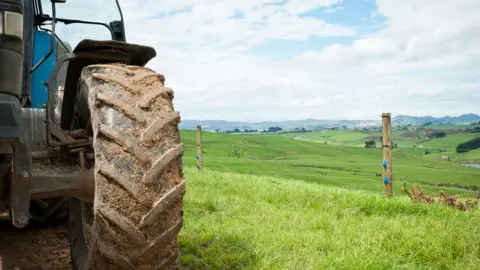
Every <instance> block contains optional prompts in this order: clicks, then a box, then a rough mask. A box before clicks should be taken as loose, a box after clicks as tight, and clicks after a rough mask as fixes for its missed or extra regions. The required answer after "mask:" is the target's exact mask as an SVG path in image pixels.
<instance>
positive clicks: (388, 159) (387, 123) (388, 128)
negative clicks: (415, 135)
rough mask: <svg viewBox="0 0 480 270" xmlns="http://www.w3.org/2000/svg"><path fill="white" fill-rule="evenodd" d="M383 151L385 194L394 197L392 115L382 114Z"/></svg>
mask: <svg viewBox="0 0 480 270" xmlns="http://www.w3.org/2000/svg"><path fill="white" fill-rule="evenodd" d="M382 127H383V134H382V135H383V136H382V149H383V183H384V184H385V186H384V189H383V193H384V195H385V196H387V197H391V196H392V195H393V192H392V182H393V179H392V148H393V145H392V116H391V114H390V113H383V114H382Z"/></svg>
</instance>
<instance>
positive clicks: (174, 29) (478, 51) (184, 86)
mask: <svg viewBox="0 0 480 270" xmlns="http://www.w3.org/2000/svg"><path fill="white" fill-rule="evenodd" d="M87 2H91V3H92V4H93V6H92V7H91V8H84V7H85V6H86V5H87ZM120 4H121V5H122V9H123V15H124V17H125V23H126V35H127V42H131V43H137V44H145V45H149V46H152V47H154V48H155V49H156V51H157V56H156V57H155V58H154V59H152V60H151V61H150V62H149V63H148V64H147V66H148V67H150V68H152V69H154V70H155V71H157V72H158V73H161V74H163V75H165V77H166V87H170V88H172V89H173V90H174V92H175V99H174V106H175V109H176V110H177V111H179V112H180V115H181V116H182V119H201V120H207V119H209V120H212V119H223V120H236V121H264V120H296V119H306V118H314V119H380V118H379V117H380V115H381V113H382V112H391V113H392V116H395V115H399V114H407V115H432V116H444V115H452V116H454V115H460V114H463V113H480V68H479V67H478V63H480V62H479V61H480V16H479V14H480V1H478V0H455V1H453V0H401V1H399V0H376V1H375V0H242V1H233V0H162V1H158V0H120ZM80 6H82V7H83V9H82V8H79V7H80ZM44 8H45V7H44ZM92 10H95V12H94V13H92ZM57 13H58V16H59V17H69V18H72V17H74V18H78V19H91V20H94V19H95V20H101V21H107V22H108V21H110V20H113V19H117V18H118V14H117V12H116V10H115V2H114V0H104V1H93V0H69V1H67V4H59V5H58V11H57ZM69 27H70V26H67V27H63V28H62V27H58V29H59V35H60V37H63V36H64V37H65V38H66V39H67V40H68V41H69V42H71V43H73V44H75V43H76V42H78V40H79V39H81V38H92V37H98V38H103V37H105V38H108V35H105V34H106V32H105V30H104V29H99V28H98V27H97V26H95V27H92V28H89V29H88V31H87V30H85V27H83V26H82V27H83V28H82V29H81V30H82V31H77V30H78V29H76V30H75V31H74V30H73V28H69ZM102 31H103V32H102ZM100 33H102V34H103V36H102V35H101V34H100Z"/></svg>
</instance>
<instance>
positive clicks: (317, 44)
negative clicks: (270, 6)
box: [235, 0, 386, 60]
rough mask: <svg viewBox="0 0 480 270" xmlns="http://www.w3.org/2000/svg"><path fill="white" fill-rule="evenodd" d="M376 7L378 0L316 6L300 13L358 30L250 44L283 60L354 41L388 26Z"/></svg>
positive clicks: (257, 51)
mask: <svg viewBox="0 0 480 270" xmlns="http://www.w3.org/2000/svg"><path fill="white" fill-rule="evenodd" d="M376 11H377V6H376V3H375V1H371V0H344V1H342V2H340V3H338V4H336V5H332V6H329V7H320V8H315V9H312V10H310V11H308V12H305V13H303V14H301V15H300V16H299V17H303V18H308V17H310V18H315V19H320V20H324V21H325V22H326V23H329V24H335V25H341V26H345V27H348V28H351V29H354V30H355V31H356V32H357V34H356V35H354V36H338V37H325V36H315V35H312V36H310V37H309V38H307V39H306V40H285V39H273V40H269V41H266V42H265V43H263V44H260V45H257V46H254V47H252V48H250V50H249V53H251V54H255V55H262V56H264V57H269V58H271V59H273V60H284V59H287V58H291V57H293V56H295V55H298V54H301V53H302V52H304V51H312V50H321V49H323V48H325V47H327V46H329V45H332V44H343V45H347V44H351V43H352V42H353V41H354V40H355V39H357V38H359V37H361V36H367V35H370V34H373V33H375V32H378V31H380V30H381V29H383V28H384V27H385V26H384V24H385V22H386V20H385V18H384V17H383V16H382V15H381V14H378V13H377V12H376ZM239 14H241V13H239ZM235 18H241V16H235Z"/></svg>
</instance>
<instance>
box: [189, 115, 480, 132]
mask: <svg viewBox="0 0 480 270" xmlns="http://www.w3.org/2000/svg"><path fill="white" fill-rule="evenodd" d="M476 121H480V116H478V115H476V114H463V115H460V116H444V117H438V118H436V117H432V116H407V115H398V116H395V117H393V119H392V124H393V125H394V126H399V125H410V124H411V125H414V126H416V125H422V124H426V123H432V124H469V123H472V122H476ZM199 124H201V125H202V127H203V129H204V130H209V131H215V130H217V129H218V130H223V131H225V130H234V129H236V128H238V129H239V130H245V129H256V130H262V129H268V128H269V127H280V128H282V129H283V130H293V129H295V128H305V129H308V130H313V129H322V128H332V127H344V126H345V127H347V128H362V127H378V126H380V125H381V120H380V119H378V120H318V119H305V120H289V121H264V122H237V121H226V120H188V119H186V120H183V121H182V122H181V123H180V129H182V130H192V129H195V128H196V127H197V125H199Z"/></svg>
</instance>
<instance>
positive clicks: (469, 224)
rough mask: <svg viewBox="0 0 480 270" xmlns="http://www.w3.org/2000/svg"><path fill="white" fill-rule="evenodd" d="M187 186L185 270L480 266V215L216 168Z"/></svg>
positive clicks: (189, 177)
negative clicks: (222, 170) (227, 171)
mask: <svg viewBox="0 0 480 270" xmlns="http://www.w3.org/2000/svg"><path fill="white" fill-rule="evenodd" d="M208 162H210V161H208ZM207 164H208V163H207ZM185 178H186V181H187V193H186V197H185V202H184V218H185V223H184V227H183V229H182V231H181V233H180V237H179V240H180V243H181V258H180V262H181V264H182V265H183V266H184V267H185V268H186V269H478V265H479V264H480V258H479V254H480V227H479V226H478V223H479V222H480V214H479V212H478V211H469V212H461V211H457V210H454V209H451V208H448V207H443V206H437V205H423V204H415V203H411V202H410V201H409V200H408V199H406V198H405V197H395V198H391V199H385V198H382V197H381V196H378V195H376V194H373V193H369V192H366V191H362V192H360V191H346V190H344V189H341V188H335V187H327V186H324V185H318V184H317V183H315V182H305V181H296V180H292V179H283V178H279V177H267V176H253V175H240V174H237V173H226V172H213V171H212V170H211V169H210V168H207V169H206V170H205V171H204V173H203V174H202V175H198V174H197V173H196V171H195V170H193V169H191V168H186V169H185Z"/></svg>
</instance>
